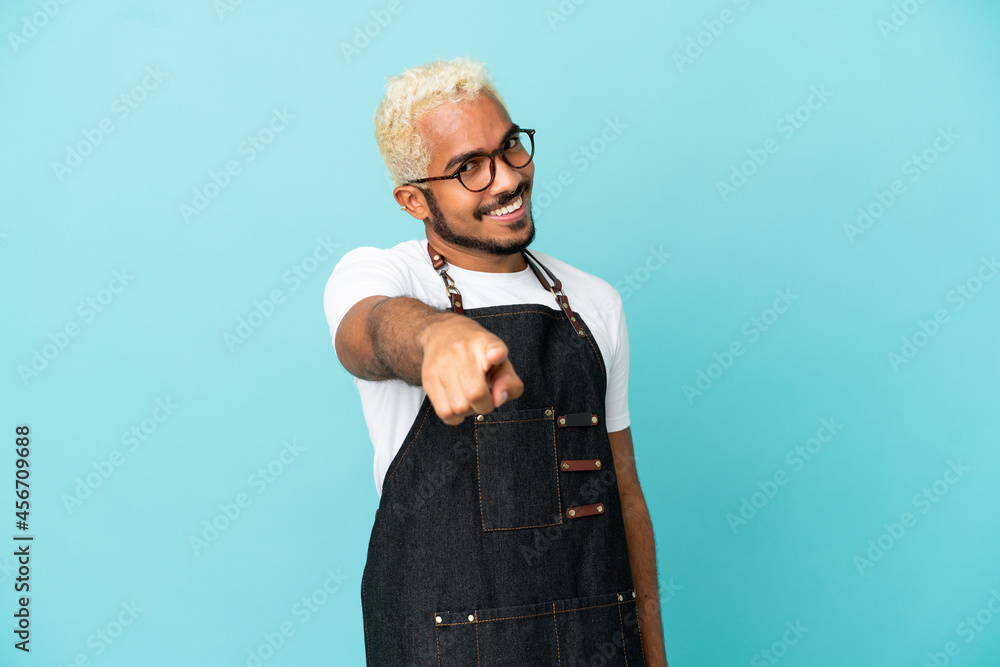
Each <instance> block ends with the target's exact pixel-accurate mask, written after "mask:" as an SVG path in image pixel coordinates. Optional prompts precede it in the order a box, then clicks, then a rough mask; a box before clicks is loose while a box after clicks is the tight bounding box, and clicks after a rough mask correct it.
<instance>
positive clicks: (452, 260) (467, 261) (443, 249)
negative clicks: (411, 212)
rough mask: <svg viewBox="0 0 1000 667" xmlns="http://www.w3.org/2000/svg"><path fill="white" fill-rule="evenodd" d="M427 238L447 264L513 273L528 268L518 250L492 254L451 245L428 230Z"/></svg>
mask: <svg viewBox="0 0 1000 667" xmlns="http://www.w3.org/2000/svg"><path fill="white" fill-rule="evenodd" d="M427 240H428V241H429V242H430V244H431V246H432V247H433V248H434V250H436V251H437V252H439V253H441V255H442V256H443V257H444V258H445V260H446V261H447V262H448V263H449V264H451V265H452V266H457V267H458V268H460V269H467V270H469V271H481V272H484V273H515V272H517V271H523V270H524V269H526V268H528V264H527V262H526V261H525V259H524V255H523V254H522V253H521V252H520V251H518V252H514V253H512V254H510V255H494V254H492V253H488V252H483V251H480V250H472V249H469V248H463V247H462V246H457V245H453V244H451V243H448V242H447V241H445V240H443V239H441V238H440V237H438V236H437V235H436V234H433V233H432V232H430V231H428V234H427Z"/></svg>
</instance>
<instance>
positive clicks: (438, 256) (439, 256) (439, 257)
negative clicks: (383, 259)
mask: <svg viewBox="0 0 1000 667" xmlns="http://www.w3.org/2000/svg"><path fill="white" fill-rule="evenodd" d="M439 259H441V255H434V261H435V262H436V261H438V260H439ZM440 620H441V617H440V616H439V617H438V621H440Z"/></svg>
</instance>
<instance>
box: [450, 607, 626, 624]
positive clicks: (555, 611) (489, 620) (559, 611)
mask: <svg viewBox="0 0 1000 667" xmlns="http://www.w3.org/2000/svg"><path fill="white" fill-rule="evenodd" d="M616 604H618V602H617V601H615V602H608V603H606V604H595V605H591V606H589V607H573V608H572V609H555V603H554V602H553V603H552V606H553V610H552V611H543V612H540V613H537V614H525V615H524V616H504V617H503V618H477V619H476V620H475V621H459V622H458V623H438V624H437V625H438V626H439V627H444V626H446V625H470V624H472V623H492V622H493V621H511V620H514V619H516V618H534V617H535V616H545V615H546V614H566V613H569V612H571V611H583V610H584V609H598V608H600V607H610V606H612V605H616Z"/></svg>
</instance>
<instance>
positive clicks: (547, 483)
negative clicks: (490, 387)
mask: <svg viewBox="0 0 1000 667" xmlns="http://www.w3.org/2000/svg"><path fill="white" fill-rule="evenodd" d="M554 415H555V410H554V409H553V408H551V407H549V408H533V409H530V410H508V411H505V412H498V411H494V412H491V413H490V414H488V415H477V416H476V418H475V421H474V424H475V438H476V466H477V474H478V480H479V482H478V483H479V508H480V513H481V514H482V521H483V530H511V529H515V528H537V527H539V526H551V525H553V524H557V523H562V504H561V501H560V499H559V461H558V457H557V454H556V435H555V417H554Z"/></svg>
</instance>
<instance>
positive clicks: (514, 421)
mask: <svg viewBox="0 0 1000 667" xmlns="http://www.w3.org/2000/svg"><path fill="white" fill-rule="evenodd" d="M546 419H552V418H551V417H532V418H531V419H502V420H501V419H495V420H493V421H484V422H483V423H482V424H476V428H479V427H481V426H488V425H489V424H517V423H518V422H540V421H544V420H546Z"/></svg>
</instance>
